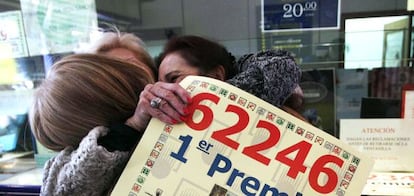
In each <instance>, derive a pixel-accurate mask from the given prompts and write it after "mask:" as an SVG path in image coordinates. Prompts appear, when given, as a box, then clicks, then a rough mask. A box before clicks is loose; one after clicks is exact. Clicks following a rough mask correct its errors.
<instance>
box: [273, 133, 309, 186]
mask: <svg viewBox="0 0 414 196" xmlns="http://www.w3.org/2000/svg"><path fill="white" fill-rule="evenodd" d="M311 147H312V144H310V143H308V142H306V141H301V142H299V143H296V144H294V145H292V146H290V147H289V148H286V149H284V150H282V151H280V152H279V153H277V155H276V160H278V161H280V162H281V163H284V164H286V165H287V166H289V171H288V173H287V175H288V176H289V177H291V178H293V179H296V176H297V175H298V173H299V172H302V173H304V172H305V171H306V166H304V164H305V159H306V157H307V156H308V154H309V151H310V149H311ZM295 151H297V154H296V156H295V158H294V159H290V158H289V157H288V155H289V154H291V153H293V152H295Z"/></svg>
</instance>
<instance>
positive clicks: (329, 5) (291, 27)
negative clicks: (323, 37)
mask: <svg viewBox="0 0 414 196" xmlns="http://www.w3.org/2000/svg"><path fill="white" fill-rule="evenodd" d="M340 5H341V0H288V1H286V0H262V22H263V25H262V32H283V31H306V30H328V29H339V24H340V22H339V21H340V11H341V9H340Z"/></svg>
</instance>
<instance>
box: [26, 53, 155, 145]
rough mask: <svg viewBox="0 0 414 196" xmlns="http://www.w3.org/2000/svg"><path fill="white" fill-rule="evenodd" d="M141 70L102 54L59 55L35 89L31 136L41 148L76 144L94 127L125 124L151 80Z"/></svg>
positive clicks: (31, 116)
mask: <svg viewBox="0 0 414 196" xmlns="http://www.w3.org/2000/svg"><path fill="white" fill-rule="evenodd" d="M144 66H145V65H144ZM145 73H146V72H145V71H144V70H143V68H141V67H140V66H136V65H133V64H129V63H126V62H124V61H120V60H117V59H113V58H109V57H106V56H104V55H97V54H73V55H69V56H66V57H64V58H62V59H61V60H59V61H58V62H56V63H55V64H54V65H53V66H52V68H51V70H50V72H49V73H48V75H47V77H46V79H45V80H44V81H43V82H42V83H41V85H40V86H39V87H38V88H37V89H36V92H35V94H34V101H33V105H32V108H31V110H30V112H29V120H30V125H31V128H32V131H33V133H34V136H35V137H36V139H38V141H39V142H40V143H41V144H43V145H44V146H45V147H47V148H49V149H52V150H62V149H63V148H65V147H66V146H73V147H76V146H77V145H78V144H79V143H80V141H81V139H82V138H83V137H85V136H86V135H87V134H88V132H89V131H90V130H91V129H92V128H94V127H96V126H100V125H102V126H108V125H110V124H111V123H123V122H124V121H125V120H126V119H127V118H128V117H130V116H132V115H133V113H134V111H135V108H136V105H137V103H138V99H139V93H140V92H141V91H142V90H143V89H144V87H145V85H146V84H148V83H152V82H153V81H154V78H152V77H151V76H148V75H147V74H145Z"/></svg>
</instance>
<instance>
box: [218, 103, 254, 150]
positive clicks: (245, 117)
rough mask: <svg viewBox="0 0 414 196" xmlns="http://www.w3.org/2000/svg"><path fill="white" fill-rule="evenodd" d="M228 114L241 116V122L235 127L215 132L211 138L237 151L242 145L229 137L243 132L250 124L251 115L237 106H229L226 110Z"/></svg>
mask: <svg viewBox="0 0 414 196" xmlns="http://www.w3.org/2000/svg"><path fill="white" fill-rule="evenodd" d="M226 112H233V113H235V114H237V116H239V120H238V121H237V123H236V124H234V125H233V126H230V127H227V128H225V129H222V130H217V131H215V132H213V134H212V135H211V138H213V139H215V140H217V141H219V142H221V143H223V144H225V145H227V146H228V147H230V148H233V149H234V150H237V149H238V148H239V145H240V144H239V143H238V142H236V141H234V140H232V139H230V138H228V137H227V136H228V135H233V134H236V133H239V132H241V131H243V130H244V129H245V128H246V127H247V125H248V124H249V114H248V113H247V112H246V111H244V110H243V109H242V108H239V107H237V106H235V105H228V106H227V108H226Z"/></svg>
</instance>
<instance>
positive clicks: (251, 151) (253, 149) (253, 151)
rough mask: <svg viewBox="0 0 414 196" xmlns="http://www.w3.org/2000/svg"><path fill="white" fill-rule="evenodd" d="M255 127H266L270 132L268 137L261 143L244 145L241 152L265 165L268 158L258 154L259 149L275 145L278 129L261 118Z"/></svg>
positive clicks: (278, 135) (268, 160) (267, 163)
mask: <svg viewBox="0 0 414 196" xmlns="http://www.w3.org/2000/svg"><path fill="white" fill-rule="evenodd" d="M256 127H257V128H265V129H267V130H268V131H269V133H270V134H269V137H268V138H267V140H266V141H264V142H262V143H259V144H256V145H252V146H247V147H245V148H244V150H243V153H244V154H245V155H247V156H249V157H251V158H253V159H255V160H257V161H259V162H261V163H263V164H265V165H269V162H270V159H269V158H267V157H265V156H263V155H262V154H260V153H259V151H262V150H267V149H269V148H271V147H273V146H275V145H276V144H277V143H278V142H279V139H280V131H279V129H278V128H277V127H276V126H275V125H274V124H272V123H269V122H267V121H263V120H260V121H259V122H258V123H257V126H256Z"/></svg>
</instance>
